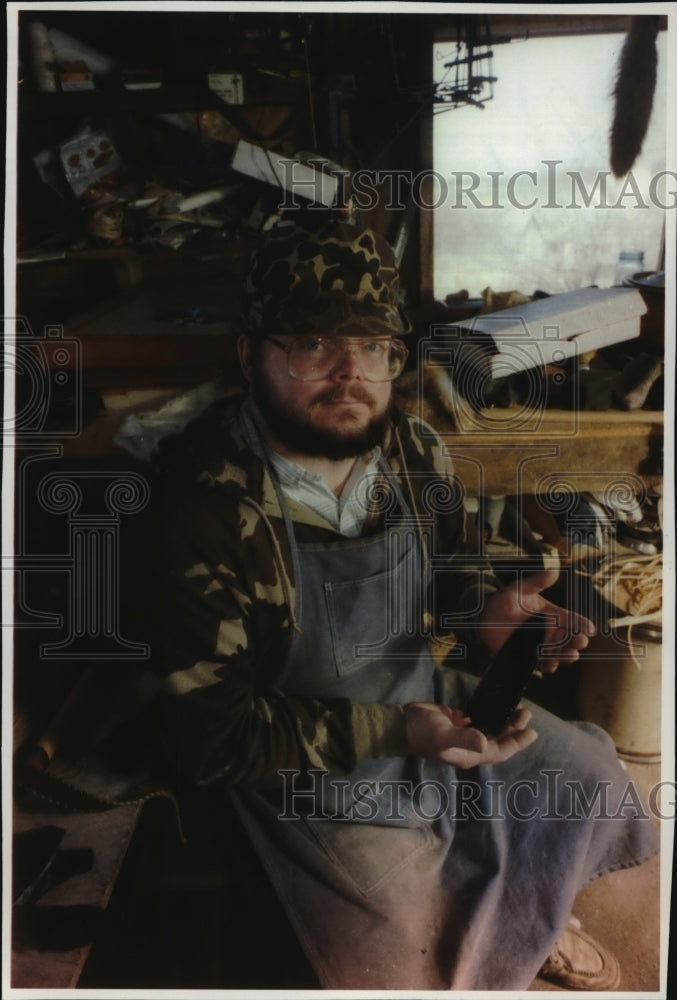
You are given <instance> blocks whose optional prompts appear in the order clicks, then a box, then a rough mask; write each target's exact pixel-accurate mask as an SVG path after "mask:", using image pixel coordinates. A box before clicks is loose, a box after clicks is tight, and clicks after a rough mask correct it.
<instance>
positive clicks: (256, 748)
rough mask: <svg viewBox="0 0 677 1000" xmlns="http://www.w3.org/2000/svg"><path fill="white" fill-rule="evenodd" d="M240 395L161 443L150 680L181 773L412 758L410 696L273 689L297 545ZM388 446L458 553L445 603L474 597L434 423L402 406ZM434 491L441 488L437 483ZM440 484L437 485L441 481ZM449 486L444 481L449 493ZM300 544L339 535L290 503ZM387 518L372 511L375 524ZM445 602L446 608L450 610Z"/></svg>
mask: <svg viewBox="0 0 677 1000" xmlns="http://www.w3.org/2000/svg"><path fill="white" fill-rule="evenodd" d="M237 405H239V401H236V400H233V399H232V398H231V399H226V400H219V401H218V402H217V403H215V404H213V405H212V406H211V407H210V408H209V409H208V410H207V411H206V412H205V413H204V414H203V415H202V416H201V417H198V418H197V419H196V420H194V421H193V422H192V423H191V424H190V425H189V426H188V427H187V428H186V430H185V431H184V432H183V433H182V434H181V435H179V436H178V437H176V438H174V439H173V440H172V441H171V445H170V447H165V449H164V454H163V457H162V459H161V461H160V463H159V466H158V468H159V479H160V482H161V490H160V495H161V497H162V501H161V503H160V505H159V508H160V509H159V511H158V516H157V517H156V519H155V523H156V525H157V539H156V547H157V553H158V566H157V580H158V584H159V585H160V586H159V588H158V589H159V590H161V591H162V594H163V599H162V600H161V601H160V602H159V611H160V614H159V617H158V623H159V627H158V628H157V630H156V637H155V640H154V643H153V672H152V673H150V674H147V675H146V676H145V678H144V682H143V696H144V698H145V699H150V700H151V701H152V702H153V703H154V706H155V709H156V711H157V715H156V717H157V718H158V719H159V720H160V725H161V733H162V739H163V741H164V743H165V746H166V751H167V756H168V758H169V759H170V760H171V761H172V762H173V763H172V767H173V768H174V769H175V770H176V772H177V773H178V772H182V773H183V774H184V777H185V776H187V777H189V779H190V781H196V782H197V783H198V784H210V783H212V782H215V781H220V780H223V781H226V782H227V783H228V784H232V785H250V786H262V787H272V786H274V785H276V784H278V783H279V777H278V774H277V772H278V769H281V768H299V769H307V768H321V769H325V770H329V771H332V772H336V773H347V772H349V771H350V770H351V769H352V768H353V767H354V766H355V763H356V762H357V761H358V760H361V759H366V758H380V757H389V756H398V755H404V754H405V753H406V745H405V740H404V728H403V714H402V707H401V706H399V705H392V704H378V703H365V704H354V703H351V702H349V701H347V700H345V699H334V700H330V701H324V700H319V699H311V698H297V697H289V696H286V695H285V694H283V693H282V691H281V690H280V689H279V687H277V686H276V685H277V684H278V681H279V678H280V676H281V674H282V669H283V667H284V664H285V659H286V651H287V649H288V647H289V643H290V639H291V636H292V631H293V629H294V628H295V624H296V623H295V618H294V606H295V595H296V588H295V581H294V573H293V565H292V551H291V546H290V541H289V538H288V537H287V530H286V527H285V523H284V520H283V517H282V512H281V508H280V503H279V500H278V495H277V492H276V490H275V487H274V484H273V482H272V479H271V475H270V472H269V470H268V467H267V466H266V465H265V464H264V463H263V462H262V461H261V460H260V459H258V458H257V457H256V456H255V455H254V454H253V453H252V451H251V449H250V448H249V447H248V446H247V444H246V443H245V441H244V440H243V437H242V434H241V432H240V429H239V425H238V421H237V419H236V414H237ZM384 455H385V456H386V458H387V461H388V463H389V465H390V467H391V469H392V470H393V472H394V474H395V475H396V477H397V478H398V480H399V481H400V484H401V486H402V489H403V492H404V494H405V495H406V496H407V497H408V500H409V502H410V503H409V505H410V506H411V508H412V510H418V511H421V510H423V509H425V505H426V503H429V502H430V501H429V499H426V498H430V497H431V496H433V497H434V496H437V500H436V501H435V502H436V504H437V510H438V513H437V515H436V530H435V548H436V551H437V552H438V553H440V552H441V553H448V554H449V566H450V576H449V578H448V579H445V583H444V586H443V587H441V588H438V589H439V590H440V591H442V592H444V593H445V594H446V595H447V598H449V599H445V601H444V604H445V608H448V607H449V606H451V605H454V606H456V607H458V606H460V604H459V599H462V601H463V602H465V606H466V607H468V608H471V607H473V606H476V601H477V593H476V590H477V588H478V587H491V588H492V589H493V586H494V581H493V579H487V578H486V577H483V578H482V580H481V581H480V580H478V575H477V563H476V561H475V564H474V567H473V568H472V569H467V568H466V569H463V567H458V565H457V564H458V562H459V559H458V556H460V555H462V554H466V553H468V552H469V550H470V548H471V546H470V544H469V540H468V537H467V534H466V520H465V515H464V511H463V505H462V493H460V492H459V490H460V487H459V484H458V482H457V481H456V480H455V478H454V476H453V471H452V470H451V466H450V461H449V459H448V458H446V457H445V455H444V449H443V445H442V444H441V442H440V440H439V438H437V437H436V436H435V435H434V433H433V432H432V430H431V429H430V428H429V427H427V425H424V424H422V423H421V422H420V421H418V420H417V419H416V418H414V417H411V416H408V415H398V417H397V418H396V420H395V422H394V424H393V427H392V429H391V431H390V433H389V436H388V440H387V442H386V443H385V446H384ZM436 490H437V493H435V491H436ZM431 491H432V492H431ZM440 491H441V492H440ZM289 511H290V514H291V517H292V519H293V522H294V532H295V535H296V537H297V538H298V539H299V540H300V541H318V540H320V541H321V540H334V541H335V540H336V538H337V537H338V536H337V534H336V533H335V531H334V530H333V529H332V528H331V526H330V525H328V524H327V522H325V521H324V520H323V519H322V518H321V517H320V516H319V515H317V514H314V513H313V512H312V511H310V510H308V509H306V508H305V507H301V506H300V505H294V504H293V503H290V504H289ZM376 527H377V525H376V524H375V523H374V521H373V520H372V522H370V523H369V522H368V523H367V525H366V526H365V531H370V530H375V528H376ZM441 609H442V608H441V605H439V602H438V607H437V608H436V610H441Z"/></svg>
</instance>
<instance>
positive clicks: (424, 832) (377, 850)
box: [303, 819, 441, 898]
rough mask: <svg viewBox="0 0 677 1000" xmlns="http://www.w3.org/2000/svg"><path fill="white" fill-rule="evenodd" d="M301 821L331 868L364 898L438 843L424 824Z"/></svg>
mask: <svg viewBox="0 0 677 1000" xmlns="http://www.w3.org/2000/svg"><path fill="white" fill-rule="evenodd" d="M303 823H304V825H305V827H306V829H307V830H308V831H309V832H310V833H311V835H312V837H313V839H314V840H315V841H316V843H317V844H318V845H319V847H320V848H321V850H322V851H323V853H324V855H325V856H326V858H327V861H328V862H329V864H330V865H331V866H332V868H333V869H334V870H335V871H336V872H337V873H338V874H339V875H340V876H341V877H342V878H343V879H344V880H347V881H348V882H349V883H350V884H351V886H352V887H353V889H356V890H357V891H358V892H359V894H360V895H361V896H363V897H365V898H366V897H367V896H371V895H372V894H373V893H375V892H378V890H379V889H380V888H381V887H382V886H383V885H384V883H388V882H390V880H391V879H392V878H393V877H394V876H396V875H398V874H399V873H400V872H401V871H403V870H404V869H405V868H407V867H408V866H409V865H410V864H411V863H412V862H413V861H414V860H415V859H416V858H418V857H420V856H421V855H422V854H425V853H427V852H431V851H432V850H433V849H434V848H435V847H437V846H438V845H440V844H441V841H439V839H438V838H437V837H436V836H435V834H434V833H433V831H432V830H431V829H430V828H429V827H427V826H421V827H405V826H374V825H371V824H369V823H349V822H337V821H335V820H311V819H304V820H303Z"/></svg>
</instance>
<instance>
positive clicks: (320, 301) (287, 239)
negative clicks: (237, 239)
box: [247, 222, 411, 337]
mask: <svg viewBox="0 0 677 1000" xmlns="http://www.w3.org/2000/svg"><path fill="white" fill-rule="evenodd" d="M399 297H400V281H399V276H398V273H397V266H396V264H395V256H394V254H393V251H392V249H391V248H390V246H389V245H388V243H387V242H386V241H385V240H384V239H383V237H381V236H379V235H378V234H377V233H375V232H373V230H371V229H363V228H360V227H357V226H354V225H352V224H350V223H347V222H329V223H326V224H324V225H322V227H321V228H319V229H317V230H314V231H313V230H311V229H309V228H308V227H299V226H278V227H276V228H275V229H274V230H272V231H271V232H270V233H269V234H267V235H266V236H265V237H264V238H263V240H262V241H261V243H260V244H259V246H258V247H257V249H256V250H255V251H254V254H253V260H252V266H251V269H250V272H249V276H248V278H247V313H248V316H247V320H248V326H249V331H250V333H252V334H264V333H273V332H277V333H296V334H304V333H338V334H343V335H344V336H358V337H359V336H365V337H367V336H372V337H373V336H381V337H382V336H384V335H386V336H403V335H404V334H406V333H409V332H410V330H411V324H410V323H409V320H408V319H407V318H406V316H405V315H404V313H403V312H402V310H401V309H400V304H399Z"/></svg>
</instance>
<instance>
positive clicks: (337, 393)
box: [313, 384, 375, 409]
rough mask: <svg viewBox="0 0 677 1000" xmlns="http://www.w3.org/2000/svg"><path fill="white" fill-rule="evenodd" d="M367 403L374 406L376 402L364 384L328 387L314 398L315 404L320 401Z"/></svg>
mask: <svg viewBox="0 0 677 1000" xmlns="http://www.w3.org/2000/svg"><path fill="white" fill-rule="evenodd" d="M347 401H349V402H351V403H366V405H367V406H370V407H371V408H372V409H373V408H374V405H375V402H374V397H373V396H372V394H371V393H370V392H369V390H368V389H365V388H364V386H362V385H359V384H358V385H354V386H353V387H352V388H350V389H348V388H344V387H342V386H336V387H335V388H333V389H326V390H325V391H324V392H321V393H319V394H318V395H317V396H316V397H315V399H314V400H313V405H316V404H318V403H343V402H347Z"/></svg>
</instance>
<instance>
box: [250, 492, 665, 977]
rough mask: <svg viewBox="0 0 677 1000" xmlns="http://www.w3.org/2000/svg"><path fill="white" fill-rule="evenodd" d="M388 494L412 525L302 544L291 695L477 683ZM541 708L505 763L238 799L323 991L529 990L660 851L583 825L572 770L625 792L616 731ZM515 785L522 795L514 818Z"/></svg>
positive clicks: (353, 776) (337, 781) (299, 782)
mask: <svg viewBox="0 0 677 1000" xmlns="http://www.w3.org/2000/svg"><path fill="white" fill-rule="evenodd" d="M390 482H391V484H392V486H393V489H394V490H395V493H396V499H397V503H398V505H399V511H400V513H401V517H400V518H399V519H398V518H396V519H394V520H391V522H390V523H389V526H388V528H387V530H386V532H385V533H382V534H378V535H374V536H370V537H361V538H356V539H341V540H339V541H337V542H331V543H322V544H299V543H297V542H295V541H294V540H293V539H292V542H293V544H294V546H295V561H296V574H297V589H298V591H299V600H298V604H297V616H298V620H299V622H300V632H299V634H298V635H297V637H296V639H295V641H294V643H293V645H292V648H291V651H290V655H289V658H288V661H287V664H286V669H285V673H284V675H283V680H282V685H281V686H282V689H283V690H284V692H285V693H287V694H289V695H295V696H303V697H318V698H324V699H327V698H348V699H350V700H351V701H353V702H358V703H359V702H381V703H390V704H398V703H399V704H406V703H407V702H411V701H437V702H439V701H442V700H444V701H445V702H446V703H448V704H453V705H461V704H463V702H464V700H465V698H466V697H467V695H468V693H469V691H470V690H471V688H472V686H473V684H474V683H475V681H474V680H473V679H472V678H470V677H468V676H466V675H464V674H462V673H459V672H457V671H449V670H444V671H440V670H438V668H437V666H436V664H435V661H434V659H433V658H432V656H431V655H430V653H429V650H428V643H427V640H426V638H425V635H424V634H423V629H422V628H421V615H422V613H421V604H420V594H421V592H422V590H423V589H424V587H425V553H424V552H423V550H422V545H421V542H420V540H419V538H418V537H417V533H416V530H414V529H415V525H414V522H413V519H412V517H411V514H410V512H409V510H408V508H407V506H406V504H405V502H404V499H403V497H402V495H401V492H400V491H399V488H398V486H397V484H396V483H395V482H394V479H393V478H392V476H390ZM530 707H531V708H532V710H533V712H534V717H535V728H536V729H537V730H538V732H539V740H538V741H537V742H536V743H535V744H534V745H533V746H532V747H530V748H528V749H527V750H526V751H523V752H522V753H520V754H517V755H516V756H515V757H513V758H511V760H509V761H507V762H505V763H503V764H501V765H496V766H493V767H489V766H486V767H480V768H475V769H473V770H470V771H464V772H460V771H459V772H457V771H456V770H455V768H453V767H451V766H449V765H445V764H439V763H436V762H432V761H427V760H422V759H420V758H416V757H407V758H402V757H398V758H389V759H383V760H365V761H360V762H359V763H358V764H357V766H356V767H355V769H354V770H353V771H352V772H351V773H350V774H348V775H341V776H331V775H329V774H327V773H326V772H320V771H319V770H318V771H311V772H309V773H307V774H301V773H287V774H285V783H284V788H283V790H282V791H281V792H279V793H278V792H275V793H262V792H252V791H244V792H236V793H232V794H233V798H234V801H235V804H236V807H237V809H238V812H239V814H240V816H241V818H242V820H243V823H244V825H245V827H246V828H247V830H248V832H249V835H250V837H251V839H252V842H253V844H254V846H255V847H256V849H257V852H258V854H259V856H260V859H261V861H262V863H263V865H264V867H265V869H266V870H267V872H268V874H269V876H270V879H271V881H272V883H273V885H274V887H275V889H276V891H277V893H278V895H279V897H280V899H281V901H282V903H283V906H284V907H285V910H286V912H287V914H288V916H289V919H290V921H291V923H292V925H293V927H294V929H295V931H296V934H297V936H298V939H299V941H300V943H301V945H302V947H303V948H304V950H305V952H306V954H307V956H308V958H309V960H310V961H311V963H312V965H313V967H314V969H315V972H316V974H317V976H318V978H319V980H320V983H321V985H322V987H323V988H324V989H346V990H347V989H353V990H367V989H372V990H384V989H391V990H401V989H408V990H437V989H447V990H448V989H457V990H458V989H463V990H480V989H504V990H510V989H513V990H521V989H526V988H527V987H528V986H529V984H530V983H531V982H532V981H533V979H534V978H535V976H536V974H537V972H538V969H539V968H540V966H541V964H542V962H543V961H544V959H545V958H546V957H547V955H548V954H549V952H550V949H551V947H552V945H553V943H554V941H555V939H556V938H557V936H558V934H559V933H560V932H561V930H562V928H563V927H564V926H565V925H566V923H567V921H568V918H569V916H570V913H571V907H572V904H573V900H574V897H575V894H576V892H577V891H578V889H579V888H580V887H581V886H582V885H583V884H584V883H585V882H587V881H589V880H591V879H592V878H594V877H596V876H597V875H599V874H602V873H603V872H605V871H610V870H614V869H617V868H622V867H630V866H631V865H634V864H637V863H639V862H641V861H642V860H645V859H646V858H648V857H650V856H651V855H652V854H653V853H655V850H656V834H655V831H654V828H653V825H652V823H651V821H650V820H649V819H648V818H647V820H646V821H644V820H643V819H639V820H637V819H635V821H634V822H632V821H630V820H628V821H625V820H622V819H616V820H615V821H613V820H611V821H606V822H605V820H603V819H602V820H596V819H595V818H594V817H592V816H589V817H588V818H587V820H586V818H585V817H583V818H579V817H577V816H572V815H571V814H572V808H571V801H570V800H571V792H570V790H568V789H567V788H566V786H565V785H564V783H563V774H564V772H566V775H567V776H568V777H571V776H573V778H574V779H575V780H576V781H578V782H580V784H581V787H582V788H583V789H587V790H590V789H592V788H593V787H594V785H595V783H596V782H599V781H605V780H606V782H607V784H608V785H609V786H613V789H614V790H613V794H612V799H613V796H614V795H615V796H616V798H617V799H619V798H620V796H622V794H623V789H624V788H625V787H626V785H627V780H626V779H625V777H624V772H623V771H622V770H621V768H620V767H619V765H618V762H617V760H616V757H615V753H614V749H613V745H612V744H611V741H610V740H609V739H608V737H607V736H606V734H604V733H603V732H602V731H601V730H599V729H597V728H596V727H594V726H590V725H587V724H582V723H581V724H572V723H566V722H563V721H562V720H560V719H558V718H556V717H554V716H551V715H549V713H546V712H544V711H543V710H541V709H539V708H537V707H536V706H530ZM560 772H562V773H560ZM616 786H619V787H618V788H616ZM511 788H514V789H517V790H518V791H520V790H521V791H524V793H525V795H524V796H522V798H519V797H518V796H517V794H516V795H515V801H514V803H513V808H512V809H506V808H505V802H504V801H503V800H501V798H500V794H499V792H500V790H501V789H502V790H503V792H504V793H505V792H506V790H509V789H511ZM567 794H568V797H567ZM590 796H591V797H594V796H592V792H590ZM614 801H615V800H614ZM613 808H614V806H613V803H611V804H610V805H608V806H607V809H608V811H612V810H613ZM534 814H537V818H534ZM541 817H542V818H541Z"/></svg>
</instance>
